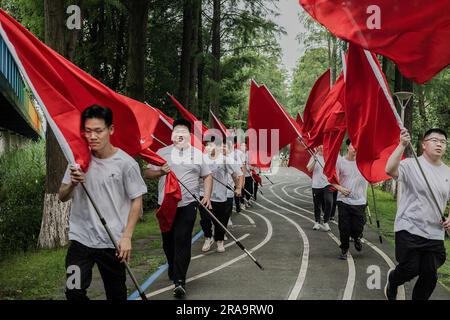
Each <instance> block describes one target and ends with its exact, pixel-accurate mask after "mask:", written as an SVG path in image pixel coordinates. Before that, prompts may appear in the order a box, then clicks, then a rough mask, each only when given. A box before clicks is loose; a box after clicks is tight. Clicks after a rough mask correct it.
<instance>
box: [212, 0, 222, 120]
mask: <svg viewBox="0 0 450 320" xmlns="http://www.w3.org/2000/svg"><path fill="white" fill-rule="evenodd" d="M220 9H221V8H220V0H214V13H213V21H212V41H211V45H212V47H211V49H212V58H213V63H212V65H213V66H212V78H211V79H212V81H211V82H212V83H211V109H212V111H213V112H214V113H215V114H218V113H219V112H218V111H219V99H220V56H221V53H220V14H221V13H220V11H221V10H220ZM210 121H211V120H210Z"/></svg>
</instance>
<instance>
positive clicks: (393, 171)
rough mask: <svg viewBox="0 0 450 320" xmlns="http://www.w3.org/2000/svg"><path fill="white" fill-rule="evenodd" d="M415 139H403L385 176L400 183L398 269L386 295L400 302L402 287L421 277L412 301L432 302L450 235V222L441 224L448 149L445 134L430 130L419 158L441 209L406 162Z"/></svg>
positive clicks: (449, 175) (448, 187) (448, 195)
mask: <svg viewBox="0 0 450 320" xmlns="http://www.w3.org/2000/svg"><path fill="white" fill-rule="evenodd" d="M410 141H411V138H410V136H409V133H408V131H407V130H406V129H402V130H401V133H400V144H399V145H398V147H397V148H396V149H395V151H394V152H393V153H392V155H391V157H390V158H389V160H388V162H387V164H386V173H387V174H388V175H390V176H391V177H393V178H394V179H396V180H398V181H400V182H401V183H402V188H401V194H400V202H399V205H398V208H397V215H396V219H395V256H396V259H397V261H398V265H397V266H396V268H395V269H391V270H389V271H388V274H387V283H386V287H385V295H386V298H387V299H389V300H395V299H396V298H397V288H398V286H400V285H402V284H404V283H405V282H408V281H410V280H412V279H413V278H415V277H416V276H419V277H418V279H417V282H416V284H415V286H414V289H413V292H412V299H413V300H428V299H429V298H430V296H431V294H432V293H433V291H434V288H435V287H436V282H437V270H438V268H439V267H440V266H441V265H442V264H444V262H445V259H446V253H445V247H444V236H445V231H444V229H445V230H449V229H450V218H447V219H446V220H445V221H442V217H441V213H440V212H441V210H442V212H443V210H445V207H446V205H447V202H448V201H449V200H450V168H449V167H448V166H447V165H445V164H444V163H443V162H442V157H443V156H444V154H445V151H446V148H447V133H446V132H445V131H443V130H441V129H430V130H428V131H427V132H426V133H425V135H424V138H423V141H422V147H423V154H422V156H420V157H419V163H420V164H421V166H422V168H423V171H424V173H425V175H426V177H427V179H428V181H429V183H430V186H431V189H432V190H433V193H434V195H435V196H436V200H437V202H438V203H439V206H440V210H439V208H437V207H436V204H435V202H434V201H433V196H432V194H431V193H430V191H429V189H428V187H427V185H426V182H425V180H424V177H423V175H422V173H421V172H420V169H419V167H418V165H417V163H416V162H415V160H414V159H412V158H408V159H405V160H402V155H403V152H404V151H405V148H406V147H407V146H408V144H409V143H410Z"/></svg>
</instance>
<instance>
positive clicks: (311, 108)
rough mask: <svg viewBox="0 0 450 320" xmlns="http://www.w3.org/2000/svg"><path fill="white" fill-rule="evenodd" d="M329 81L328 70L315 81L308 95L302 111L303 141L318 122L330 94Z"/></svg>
mask: <svg viewBox="0 0 450 320" xmlns="http://www.w3.org/2000/svg"><path fill="white" fill-rule="evenodd" d="M330 81H331V80H330V69H328V70H327V71H325V72H324V73H323V74H322V75H321V76H320V77H319V79H317V81H316V82H315V83H314V86H313V88H312V89H311V92H310V93H309V96H308V101H307V102H306V106H305V110H304V111H303V126H302V135H303V138H305V141H306V139H307V137H308V133H309V132H310V131H311V129H312V128H313V127H314V124H315V123H316V122H318V121H319V119H318V113H319V110H320V108H321V106H322V104H323V102H324V100H325V98H326V96H327V95H328V93H329V92H330V83H331V82H330ZM297 119H298V118H297Z"/></svg>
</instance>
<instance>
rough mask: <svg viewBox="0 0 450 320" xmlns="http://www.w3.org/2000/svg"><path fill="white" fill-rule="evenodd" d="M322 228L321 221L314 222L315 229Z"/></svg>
mask: <svg viewBox="0 0 450 320" xmlns="http://www.w3.org/2000/svg"><path fill="white" fill-rule="evenodd" d="M319 229H320V223H318V222H316V223H314V227H313V230H319Z"/></svg>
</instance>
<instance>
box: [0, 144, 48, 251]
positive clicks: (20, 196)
mask: <svg viewBox="0 0 450 320" xmlns="http://www.w3.org/2000/svg"><path fill="white" fill-rule="evenodd" d="M44 192H45V142H44V141H39V142H37V143H36V142H30V143H29V144H27V145H25V146H24V147H22V148H20V149H17V150H14V151H10V152H7V153H5V154H4V155H2V156H1V157H0V259H2V258H4V257H5V256H6V255H8V254H10V253H13V252H16V251H20V250H21V251H26V250H28V249H30V248H34V247H35V246H36V243H37V237H38V236H39V230H40V226H41V219H42V210H43V205H44Z"/></svg>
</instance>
